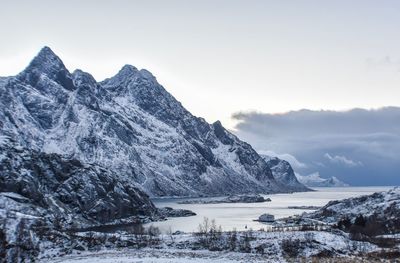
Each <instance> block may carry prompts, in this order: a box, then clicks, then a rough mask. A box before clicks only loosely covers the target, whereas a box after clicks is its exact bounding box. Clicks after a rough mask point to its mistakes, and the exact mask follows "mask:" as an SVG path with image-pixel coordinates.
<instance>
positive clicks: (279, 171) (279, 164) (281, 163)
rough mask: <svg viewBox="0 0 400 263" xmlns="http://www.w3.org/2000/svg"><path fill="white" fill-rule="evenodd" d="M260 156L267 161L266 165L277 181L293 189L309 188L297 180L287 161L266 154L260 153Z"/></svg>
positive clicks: (302, 189)
mask: <svg viewBox="0 0 400 263" xmlns="http://www.w3.org/2000/svg"><path fill="white" fill-rule="evenodd" d="M262 157H263V158H264V160H265V161H266V162H267V165H268V167H269V168H270V169H271V171H272V174H273V176H274V178H275V180H276V181H277V182H278V183H280V184H281V185H286V186H289V187H290V188H291V189H293V190H295V191H308V190H310V189H308V188H307V187H306V186H304V185H303V184H302V183H300V182H299V181H298V180H297V178H296V175H295V173H294V171H293V168H292V166H291V165H290V163H289V162H287V161H285V160H281V159H279V158H277V157H270V156H266V155H262Z"/></svg>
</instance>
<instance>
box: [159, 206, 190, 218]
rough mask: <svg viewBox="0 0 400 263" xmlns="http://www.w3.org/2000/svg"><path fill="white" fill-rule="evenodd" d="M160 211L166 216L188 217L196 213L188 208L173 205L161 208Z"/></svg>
mask: <svg viewBox="0 0 400 263" xmlns="http://www.w3.org/2000/svg"><path fill="white" fill-rule="evenodd" d="M158 211H159V213H160V214H161V215H162V216H164V217H187V216H195V215H196V213H194V212H193V211H190V210H187V209H173V208H172V207H163V208H159V209H158Z"/></svg>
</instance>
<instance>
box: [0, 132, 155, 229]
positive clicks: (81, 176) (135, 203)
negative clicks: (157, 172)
mask: <svg viewBox="0 0 400 263" xmlns="http://www.w3.org/2000/svg"><path fill="white" fill-rule="evenodd" d="M0 153H1V154H0V195H1V196H2V197H3V198H10V199H12V200H16V201H18V202H19V203H22V204H26V205H28V206H31V207H33V208H34V210H35V211H36V212H35V213H33V214H31V215H32V216H38V217H43V216H46V217H49V218H50V219H49V220H50V221H53V220H54V218H56V217H57V219H58V220H60V221H62V222H63V223H65V224H73V223H77V224H78V223H83V224H85V223H87V224H93V223H94V224H96V223H111V222H114V221H115V220H118V219H126V218H128V217H132V216H149V217H151V216H154V215H156V214H157V210H156V208H155V206H154V205H153V203H152V202H151V201H150V199H149V197H148V196H147V195H146V194H145V193H144V192H142V191H141V190H140V189H138V188H137V187H136V186H135V184H133V183H131V184H126V183H125V184H123V183H122V182H120V181H118V180H117V179H116V177H117V175H116V174H114V173H113V172H111V171H109V170H107V169H105V168H104V167H100V166H97V165H93V164H83V163H81V162H80V161H78V160H76V159H65V158H63V157H62V156H60V155H58V154H48V153H43V152H36V151H34V150H31V149H26V148H23V147H21V146H19V145H18V144H17V143H16V142H14V141H13V140H12V139H10V138H8V137H5V136H0ZM4 204H5V203H4ZM1 209H5V213H11V212H23V210H24V209H16V208H15V207H12V206H11V207H10V206H4V207H2V208H0V210H1ZM40 211H42V212H40ZM7 217H9V216H4V218H7ZM0 218H3V215H2V216H0Z"/></svg>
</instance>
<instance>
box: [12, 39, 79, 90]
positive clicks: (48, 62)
mask: <svg viewBox="0 0 400 263" xmlns="http://www.w3.org/2000/svg"><path fill="white" fill-rule="evenodd" d="M42 74H43V75H46V76H47V77H48V78H50V79H52V80H54V81H56V82H57V83H59V84H60V85H62V86H64V88H66V89H69V90H72V89H74V85H73V83H72V77H71V74H70V73H69V71H68V70H67V68H66V67H65V65H64V63H63V62H62V60H61V59H60V58H59V57H58V56H57V55H56V54H55V53H54V52H53V51H52V50H51V48H49V47H48V46H44V47H43V48H42V49H41V50H40V51H39V53H38V54H37V55H36V56H35V57H34V58H33V60H32V61H31V62H30V63H29V65H28V67H26V68H25V70H24V71H22V72H21V73H20V74H19V75H18V77H19V78H20V79H23V80H24V81H27V82H29V83H30V84H31V85H32V86H35V85H36V83H37V81H38V79H39V77H40V75H42Z"/></svg>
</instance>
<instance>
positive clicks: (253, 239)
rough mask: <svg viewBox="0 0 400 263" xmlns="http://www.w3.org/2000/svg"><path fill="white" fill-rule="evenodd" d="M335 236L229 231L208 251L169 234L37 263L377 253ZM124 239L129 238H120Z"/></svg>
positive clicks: (51, 254)
mask: <svg viewBox="0 0 400 263" xmlns="http://www.w3.org/2000/svg"><path fill="white" fill-rule="evenodd" d="M334 232H335V233H331V232H324V231H294V232H263V231H253V232H250V231H247V232H237V233H236V236H235V237H232V233H228V232H224V233H220V236H218V237H216V238H215V239H213V237H211V236H210V237H209V238H210V240H209V242H210V244H209V245H208V249H207V250H206V249H205V248H204V247H203V246H204V239H202V238H203V237H199V236H195V235H193V234H180V235H175V236H174V237H172V238H171V236H167V235H163V236H160V243H157V244H155V245H154V246H150V247H146V248H142V249H137V248H126V247H125V248H121V249H115V248H112V249H107V248H105V247H103V248H97V249H96V251H90V249H89V252H88V250H87V249H86V248H85V251H84V252H83V251H82V252H77V251H74V252H73V253H72V254H68V255H64V254H63V253H62V252H61V251H59V250H57V249H54V250H52V249H47V250H45V251H46V252H45V253H43V254H42V255H41V256H40V258H41V259H40V262H60V263H61V262H62V263H78V262H79V263H92V262H96V263H103V262H120V263H128V262H129V263H130V262H143V263H147V262H155V263H164V262H165V263H166V262H178V263H180V262H182V263H183V262H210V261H211V262H293V260H295V261H298V260H301V259H308V260H312V259H315V260H318V261H319V262H321V261H322V262H323V261H325V260H327V261H329V260H330V261H329V262H332V260H335V261H333V262H341V261H342V260H343V262H349V261H351V262H357V261H361V260H362V259H363V258H366V257H367V256H368V257H369V261H374V259H373V257H370V256H371V255H373V253H378V252H380V251H382V250H381V248H378V246H376V245H373V244H371V243H368V242H359V241H352V240H350V239H349V238H348V236H347V234H345V233H343V232H340V231H337V232H336V231H334ZM83 236H85V234H83ZM126 238H129V237H128V236H126V237H123V238H122V239H126ZM211 243H213V244H211ZM106 244H107V242H106ZM227 248H230V249H231V250H232V251H229V250H228V249H227ZM210 250H212V251H210ZM215 250H220V251H215ZM377 262H378V261H377Z"/></svg>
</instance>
